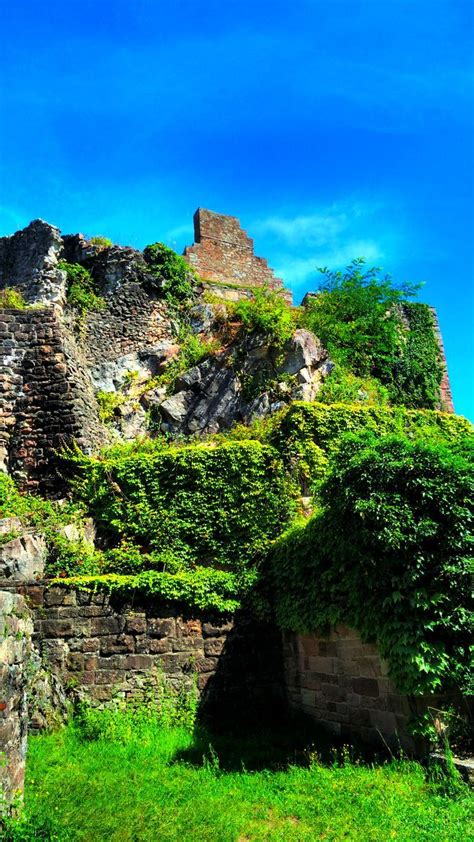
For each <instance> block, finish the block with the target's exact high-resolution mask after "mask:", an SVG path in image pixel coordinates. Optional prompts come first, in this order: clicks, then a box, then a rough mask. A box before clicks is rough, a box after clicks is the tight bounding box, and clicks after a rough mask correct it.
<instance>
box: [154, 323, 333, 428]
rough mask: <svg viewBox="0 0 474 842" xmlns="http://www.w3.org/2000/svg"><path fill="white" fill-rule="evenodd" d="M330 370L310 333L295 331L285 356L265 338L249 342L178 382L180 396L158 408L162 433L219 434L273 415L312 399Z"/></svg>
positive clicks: (205, 361) (252, 339)
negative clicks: (288, 404) (236, 424)
mask: <svg viewBox="0 0 474 842" xmlns="http://www.w3.org/2000/svg"><path fill="white" fill-rule="evenodd" d="M236 357H237V358H236ZM330 367H331V363H330V362H329V361H328V359H327V352H326V351H325V350H324V348H323V347H322V346H321V344H320V343H319V342H318V340H316V339H315V337H314V336H313V335H312V334H311V333H309V331H306V330H297V331H295V334H294V336H293V337H292V339H290V340H289V342H287V344H286V345H285V347H284V349H283V351H280V350H278V349H275V348H274V347H273V346H271V345H269V344H268V341H267V340H266V339H265V338H264V337H262V336H260V337H259V336H253V337H249V338H247V339H246V340H244V341H243V342H242V343H240V344H238V345H236V346H234V348H233V349H231V350H229V351H227V352H226V353H224V354H221V355H218V356H216V357H211V358H209V359H207V360H204V362H202V363H200V364H199V365H197V366H195V367H194V368H192V369H189V371H186V372H185V373H184V374H182V375H181V376H180V377H178V379H177V380H176V383H175V394H174V395H172V396H170V397H168V398H166V399H165V400H164V401H163V402H162V403H161V404H160V406H159V407H158V411H159V413H160V414H161V417H162V419H163V420H162V424H161V428H162V430H163V431H165V432H168V433H172V434H178V433H184V434H194V433H214V432H218V431H219V430H225V429H228V428H229V427H230V426H231V425H232V424H233V423H234V422H235V421H251V420H254V419H255V418H261V417H264V416H266V415H269V414H270V413H272V412H275V411H277V410H278V409H280V408H281V407H282V406H284V404H285V403H286V402H288V401H289V400H290V399H298V400H312V399H313V398H314V396H315V395H316V393H317V391H318V389H319V387H320V385H321V381H322V379H323V377H324V376H325V375H326V374H327V373H328V371H329V370H330ZM285 375H287V378H285Z"/></svg>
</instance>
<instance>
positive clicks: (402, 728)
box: [283, 625, 450, 752]
mask: <svg viewBox="0 0 474 842" xmlns="http://www.w3.org/2000/svg"><path fill="white" fill-rule="evenodd" d="M283 646H284V649H283V658H284V668H285V676H286V689H287V694H288V701H289V704H290V707H292V708H294V709H296V710H299V711H302V712H303V713H305V714H307V715H308V716H310V717H311V718H312V719H314V720H316V721H317V722H318V723H320V724H321V725H323V726H324V727H325V728H326V729H327V730H329V731H330V732H332V733H333V734H334V735H336V736H337V737H340V738H343V739H347V740H348V741H352V740H354V739H357V738H359V739H362V740H363V741H364V742H367V743H374V744H375V745H378V747H379V748H383V746H384V745H385V746H386V745H387V744H389V745H392V746H394V747H395V748H397V747H399V746H400V745H401V746H402V747H403V748H404V749H406V750H407V751H409V752H413V751H417V750H419V749H420V747H421V746H419V745H417V744H416V742H415V741H414V739H413V737H412V736H411V735H410V733H409V727H408V724H409V721H410V719H411V718H412V716H413V715H415V714H418V713H424V712H425V711H426V710H427V708H428V707H429V706H431V707H432V708H440V709H444V708H445V707H446V705H447V704H449V701H450V700H449V699H448V698H447V697H446V696H429V697H424V696H417V697H416V698H415V697H408V696H405V695H403V694H402V693H400V692H399V691H398V690H397V688H396V687H395V686H394V684H393V682H392V681H391V680H390V678H389V676H388V665H387V664H386V663H385V661H383V660H382V658H381V657H380V655H379V652H378V649H377V646H376V645H375V644H373V643H363V642H362V640H361V638H360V636H359V634H358V633H357V632H356V631H354V629H349V628H347V627H346V626H342V625H341V626H338V627H337V628H334V629H332V630H331V631H330V632H329V634H328V635H327V636H323V635H316V634H313V635H297V634H293V633H291V632H286V633H285V635H284V641H283Z"/></svg>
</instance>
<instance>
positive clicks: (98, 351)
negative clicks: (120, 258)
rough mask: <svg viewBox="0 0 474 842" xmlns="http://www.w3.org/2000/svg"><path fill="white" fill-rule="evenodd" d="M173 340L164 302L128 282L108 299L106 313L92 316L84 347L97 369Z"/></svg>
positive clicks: (89, 361)
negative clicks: (98, 366)
mask: <svg viewBox="0 0 474 842" xmlns="http://www.w3.org/2000/svg"><path fill="white" fill-rule="evenodd" d="M172 338H173V337H172V334H171V325H170V320H169V317H168V314H167V310H166V305H165V304H164V303H163V301H158V300H154V299H153V298H152V297H151V296H149V295H148V294H147V292H146V291H145V290H144V288H143V287H142V286H141V285H140V284H138V283H125V284H124V285H123V286H121V287H120V288H119V289H117V291H116V292H115V293H114V295H109V296H107V298H106V306H105V307H104V309H103V310H98V311H96V312H90V313H89V314H88V316H87V320H86V324H85V330H84V335H83V340H82V345H83V347H84V353H85V356H86V359H87V362H88V364H89V365H90V366H91V367H92V368H93V367H94V366H97V365H100V364H102V363H103V362H104V361H108V360H115V359H118V358H120V357H123V356H126V355H128V354H131V353H135V352H137V351H144V350H145V351H146V349H149V348H153V347H154V346H155V345H157V344H158V343H160V342H162V341H163V340H165V341H171V340H172Z"/></svg>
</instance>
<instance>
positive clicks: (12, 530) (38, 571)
mask: <svg viewBox="0 0 474 842" xmlns="http://www.w3.org/2000/svg"><path fill="white" fill-rule="evenodd" d="M46 556H47V548H46V541H45V540H44V537H43V536H42V535H38V534H36V533H35V531H34V530H33V529H25V528H24V526H23V524H22V522H21V520H20V519H19V518H17V517H9V518H3V519H1V520H0V579H12V580H15V581H24V582H31V581H32V580H33V579H37V578H42V576H43V572H44V565H45V562H46Z"/></svg>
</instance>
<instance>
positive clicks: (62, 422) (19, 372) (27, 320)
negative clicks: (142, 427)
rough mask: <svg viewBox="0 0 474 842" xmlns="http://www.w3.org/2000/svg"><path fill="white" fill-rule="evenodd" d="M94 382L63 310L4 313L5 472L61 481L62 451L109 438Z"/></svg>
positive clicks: (25, 482)
mask: <svg viewBox="0 0 474 842" xmlns="http://www.w3.org/2000/svg"><path fill="white" fill-rule="evenodd" d="M102 437H103V432H102V430H101V428H100V425H99V422H98V416H97V405H96V401H95V397H94V392H93V389H92V383H91V379H90V377H89V376H88V374H87V372H86V370H85V368H84V366H83V365H82V364H81V357H80V353H79V351H78V349H77V346H76V344H75V342H74V339H73V337H72V334H71V333H70V331H68V329H67V328H66V326H65V324H64V321H63V319H62V316H61V313H60V311H59V310H58V309H57V308H55V307H44V308H42V309H36V308H32V309H29V310H28V309H27V310H12V309H3V310H0V469H2V470H8V471H9V472H10V473H11V474H12V475H13V477H14V478H15V479H16V480H17V481H18V482H19V483H20V485H21V486H22V487H24V488H30V489H31V488H36V487H40V488H41V489H42V490H43V491H48V490H53V489H55V488H57V486H58V478H57V472H56V463H57V451H59V450H61V448H62V447H63V446H64V445H67V444H70V443H71V442H72V441H73V440H75V441H77V442H78V443H79V444H80V445H82V446H84V447H86V448H87V447H90V446H92V445H93V444H96V443H99V442H100V441H101V440H102Z"/></svg>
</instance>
